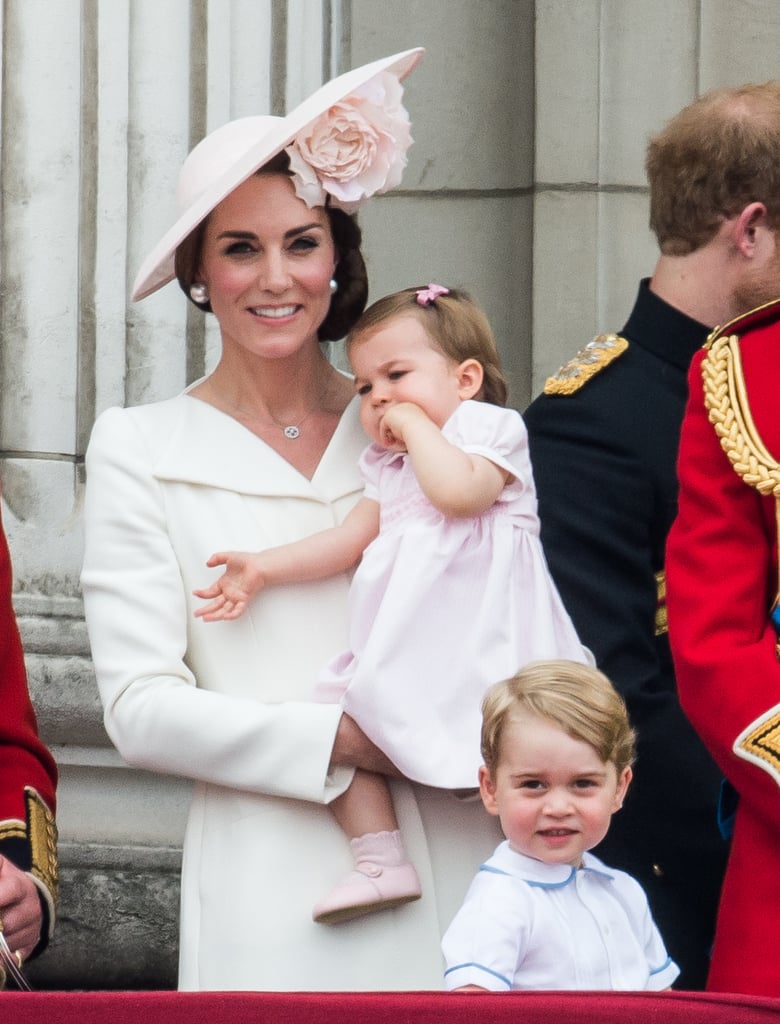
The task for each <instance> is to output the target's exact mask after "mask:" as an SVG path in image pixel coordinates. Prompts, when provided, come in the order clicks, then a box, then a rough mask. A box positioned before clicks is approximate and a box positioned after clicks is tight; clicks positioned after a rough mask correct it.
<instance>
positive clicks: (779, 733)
mask: <svg viewBox="0 0 780 1024" xmlns="http://www.w3.org/2000/svg"><path fill="white" fill-rule="evenodd" d="M701 370H702V380H703V383H704V404H705V406H706V407H707V412H708V415H709V419H710V423H712V425H713V426H714V427H715V433H716V434H717V435H718V437H719V438H720V443H721V447H722V448H723V450H724V452H725V453H726V455H727V456H728V459H729V461H730V462H731V465H732V466H733V468H734V471H735V472H736V473H737V474H738V475H739V476H740V477H741V478H742V479H743V480H744V481H745V483H746V484H749V485H750V486H751V487H755V489H756V490H757V491H758V492H759V493H760V494H763V495H766V496H769V495H774V498H775V519H776V521H777V524H778V533H779V535H780V464H778V463H777V462H776V461H775V460H774V459H773V458H772V456H771V455H770V453H769V452H768V451H767V449H766V448H765V447H764V444H763V442H762V440H761V437H760V435H759V433H758V431H757V430H756V426H755V423H754V422H753V417H752V415H751V412H750V404H749V402H748V396H747V390H746V388H745V377H744V374H743V372H742V359H741V356H740V352H739V339H738V337H737V336H736V335H735V334H731V335H722V336H721V337H718V338H715V339H714V340H713V341H712V343H711V345H710V348H709V351H708V353H707V355H706V356H705V358H704V360H703V361H702V364H701ZM778 571H779V572H780V567H779V569H778ZM778 594H780V586H779V587H778ZM775 604H777V599H776V600H775ZM775 651H776V654H777V656H778V658H779V659H780V644H778V645H776V647H775ZM732 749H733V751H734V753H735V754H736V755H737V756H738V757H742V758H744V759H745V760H747V761H752V762H753V763H754V764H757V765H758V766H759V767H760V768H763V769H764V770H765V771H768V772H769V774H770V775H772V776H773V778H774V779H775V782H778V783H780V706H775V707H773V708H771V709H770V710H769V711H768V712H766V713H765V714H763V715H761V717H760V718H758V719H756V720H755V721H754V722H751V723H750V724H749V725H748V726H747V728H746V729H744V730H743V731H742V732H741V733H740V735H739V736H738V737H737V739H736V741H735V743H734V746H733V748H732Z"/></svg>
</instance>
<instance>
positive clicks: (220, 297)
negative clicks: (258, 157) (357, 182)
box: [196, 174, 336, 359]
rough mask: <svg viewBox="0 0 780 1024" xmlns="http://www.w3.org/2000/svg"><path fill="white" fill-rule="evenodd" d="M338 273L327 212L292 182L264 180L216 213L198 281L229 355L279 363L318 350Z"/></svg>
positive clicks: (243, 188) (277, 177)
mask: <svg viewBox="0 0 780 1024" xmlns="http://www.w3.org/2000/svg"><path fill="white" fill-rule="evenodd" d="M335 268H336V251H335V246H334V244H333V236H332V234H331V229H330V222H329V220H328V215H327V213H326V212H325V209H324V208H323V207H315V208H314V209H312V210H310V209H309V208H308V206H306V204H305V203H304V202H303V200H301V199H298V197H297V196H296V195H295V191H294V190H293V186H292V183H291V182H290V179H289V178H288V177H287V176H286V175H281V174H260V175H254V176H253V177H251V178H249V179H248V180H247V181H245V182H244V183H243V184H241V185H239V186H238V188H236V189H235V191H233V192H231V193H230V195H229V196H227V198H226V199H223V201H222V202H221V203H220V204H219V205H218V206H217V207H215V209H214V211H213V212H212V214H211V216H210V217H209V220H208V223H207V225H206V230H205V233H204V237H203V249H202V252H201V258H200V267H199V271H198V273H197V274H196V280H198V281H202V282H203V283H204V284H205V285H207V286H208V290H209V299H210V301H211V308H212V310H213V311H214V314H215V316H216V317H217V320H218V321H219V325H220V329H221V333H222V344H223V348H225V349H227V348H229V347H231V346H238V347H240V348H242V349H245V350H247V351H249V352H251V353H254V354H256V355H259V356H263V357H265V358H270V359H279V358H284V357H285V356H289V355H293V354H295V353H296V352H298V351H300V350H301V348H302V347H303V346H305V345H309V344H313V343H316V337H317V329H318V327H319V326H320V324H321V323H322V321H323V320H324V319H325V316H326V315H327V312H328V307H329V305H330V298H331V293H330V279H331V278H332V276H333V272H334V270H335Z"/></svg>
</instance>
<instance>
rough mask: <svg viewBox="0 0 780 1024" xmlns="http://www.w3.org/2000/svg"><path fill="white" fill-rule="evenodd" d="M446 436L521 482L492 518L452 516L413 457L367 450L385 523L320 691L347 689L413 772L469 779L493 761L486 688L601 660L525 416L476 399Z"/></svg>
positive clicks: (380, 739) (443, 780) (347, 696)
mask: <svg viewBox="0 0 780 1024" xmlns="http://www.w3.org/2000/svg"><path fill="white" fill-rule="evenodd" d="M443 433H444V436H445V437H446V438H447V440H448V441H450V442H451V443H453V444H455V445H457V446H458V447H460V448H462V449H463V450H464V451H466V452H469V453H472V454H476V455H481V456H484V457H485V458H487V459H490V461H491V462H494V463H495V464H496V465H498V466H500V467H501V468H502V469H506V470H507V471H508V472H509V473H511V474H512V479H511V480H510V482H509V483H508V484H507V485H506V487H505V488H504V490H503V491H502V493H501V494H500V495H499V497H498V499H497V500H496V502H495V503H494V504H493V506H492V507H491V508H489V509H488V510H487V511H486V512H484V513H482V515H480V516H475V517H473V518H466V519H451V518H447V517H446V516H444V515H442V514H441V513H440V512H439V511H438V510H437V509H436V508H435V507H434V506H433V505H432V504H431V503H430V501H428V499H427V498H426V497H425V495H424V494H423V492H422V491H421V489H420V487H419V485H418V483H417V478H416V477H415V475H414V472H413V470H412V466H411V462H410V460H409V459H408V457H407V456H406V455H405V454H399V453H397V452H388V451H386V450H385V449H383V448H380V447H379V446H378V445H371V446H370V447H369V448H367V449H366V450H365V452H364V453H363V455H362V458H361V471H362V473H363V475H364V478H365V482H366V483H365V496H366V497H368V498H373V499H374V500H376V501H378V502H379V504H380V508H381V518H380V532H379V535H378V537H377V538H376V539H375V540H374V541H373V542H372V543H371V544H370V545H369V547H368V548H367V549H366V551H365V553H364V555H363V559H362V561H361V563H360V565H359V567H358V569H357V571H356V573H355V576H354V579H353V581H352V587H351V590H350V604H349V610H350V650H348V651H345V652H343V653H342V654H340V655H338V656H337V657H336V658H334V659H333V660H332V661H331V662H330V664H329V665H327V666H326V668H325V670H324V672H323V674H322V676H321V678H320V681H319V685H318V689H317V697H318V699H320V700H325V701H334V702H335V701H339V700H340V701H341V703H342V705H343V707H344V710H345V711H346V712H347V713H348V714H350V715H351V716H352V717H353V718H354V719H355V720H356V721H357V723H358V724H359V725H360V727H361V728H362V729H363V731H364V732H365V733H366V734H367V735H368V736H369V737H370V738H371V740H373V742H374V743H376V744H377V746H379V747H380V748H381V749H382V750H384V751H385V753H386V754H388V756H389V757H390V759H391V760H392V761H393V762H394V763H395V764H396V765H397V766H398V767H399V768H400V769H401V771H402V772H403V773H404V775H406V776H407V777H408V778H410V779H413V780H415V781H417V782H422V783H425V784H427V785H430V786H437V787H441V788H445V789H468V788H474V787H475V786H476V785H477V771H478V768H479V765H480V764H481V763H482V758H481V755H480V743H479V740H480V726H481V702H482V697H483V695H484V693H485V691H486V690H487V689H488V687H490V686H491V685H492V684H493V683H495V682H498V681H499V680H500V679H504V678H506V677H507V676H510V675H513V674H514V673H515V672H516V671H517V670H518V669H519V668H521V667H522V666H523V665H525V664H527V663H528V662H530V661H537V660H540V659H545V658H570V659H572V660H575V661H579V662H592V658H591V657H590V653H589V652H588V651H587V649H586V648H584V647H583V646H582V645H581V644H580V642H579V640H578V638H577V634H576V632H575V630H574V626H573V625H572V622H571V620H570V618H569V616H568V613H567V612H566V610H565V608H564V607H563V603H562V601H561V599H560V596H559V594H558V591H557V589H556V587H555V584H554V583H553V581H552V578H551V577H550V574H549V571H548V569H547V563H546V562H545V558H544V554H543V552H542V546H541V542H540V540H539V519H538V516H537V511H536V491H535V489H534V483H533V476H532V473H531V463H530V459H529V455H528V441H527V434H526V429H525V424H524V423H523V420H522V417H521V416H520V414H519V413H517V412H515V411H514V410H511V409H503V408H501V407H499V406H496V405H490V404H488V403H486V402H475V401H466V402H462V403H461V404H460V406H459V407H458V408H457V409H456V411H455V412H454V413H453V415H452V416H451V417H450V419H449V420H448V421H447V423H446V424H445V426H444V430H443Z"/></svg>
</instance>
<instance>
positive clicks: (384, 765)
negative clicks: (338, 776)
mask: <svg viewBox="0 0 780 1024" xmlns="http://www.w3.org/2000/svg"><path fill="white" fill-rule="evenodd" d="M330 765H331V768H363V769H365V770H366V771H368V772H378V773H379V774H380V775H392V776H393V777H395V778H397V779H400V778H402V777H403V776H402V775H401V772H399V770H398V769H397V768H396V766H395V765H394V764H393V762H392V761H391V760H390V758H389V757H388V756H387V755H386V754H384V753H383V752H382V751H381V750H380V749H379V747H377V746H376V745H375V744H373V743H372V742H371V740H370V739H369V738H368V737H367V736H366V734H365V733H364V732H363V730H362V729H361V728H360V726H359V725H358V724H357V722H356V721H355V719H354V718H350V717H349V715H342V716H341V720H340V721H339V727H338V729H337V730H336V740H335V742H334V744H333V751H332V753H331V758H330Z"/></svg>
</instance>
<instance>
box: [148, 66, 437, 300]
mask: <svg viewBox="0 0 780 1024" xmlns="http://www.w3.org/2000/svg"><path fill="white" fill-rule="evenodd" d="M424 52H425V51H424V50H423V49H422V48H421V47H417V48H415V49H413V50H404V51H403V52H401V53H396V54H394V55H393V56H392V57H384V58H382V59H381V60H375V61H373V62H372V63H371V64H364V65H363V66H362V67H359V68H355V69H354V70H352V71H347V72H346V73H345V74H343V75H339V76H338V78H334V79H332V80H331V81H330V82H326V83H325V85H323V86H321V87H320V88H319V89H318V90H317V91H316V92H315V93H313V94H312V95H311V96H309V97H308V99H305V100H304V101H303V102H302V103H300V104H299V105H298V106H297V107H295V109H294V110H292V111H291V112H290V113H289V114H287V115H286V117H271V116H265V115H261V116H257V117H242V118H239V119H238V120H236V121H230V122H228V123H227V124H225V125H223V126H222V127H221V128H217V129H216V130H215V131H213V132H211V134H210V135H207V136H206V138H205V139H203V140H202V141H201V142H199V143H198V145H197V146H195V148H194V149H193V150H192V152H191V153H190V154H189V156H188V157H187V159H186V160H185V161H184V164H183V165H182V169H181V171H180V172H179V180H178V183H177V187H176V205H177V211H178V215H177V218H176V221H175V223H174V224H173V226H172V227H171V228H169V230H168V231H166V232H165V234H164V235H163V237H162V238H161V239H160V241H159V242H158V243H157V245H156V246H155V247H154V249H152V251H151V252H150V253H149V255H148V256H147V258H146V259H145V260H144V262H143V264H142V266H141V269H140V270H139V271H138V275H137V277H136V279H135V283H134V285H133V295H132V297H133V299H134V300H138V299H143V298H145V297H146V296H147V295H151V293H152V292H155V291H157V289H158V288H162V286H163V285H165V284H167V283H168V282H169V281H171V280H172V279H173V277H174V276H175V271H174V255H175V252H176V249H177V247H178V246H179V245H180V244H181V242H183V241H184V239H185V238H186V237H187V235H189V234H190V232H191V231H193V230H194V229H195V228H196V227H197V226H198V224H200V222H201V221H202V220H203V219H204V218H205V217H207V216H208V215H209V213H211V211H212V210H213V209H214V207H215V206H216V205H217V204H218V203H220V202H221V201H222V200H223V199H224V198H225V197H226V196H228V195H230V193H231V192H232V191H233V190H234V189H235V188H237V187H238V186H239V185H240V184H241V183H242V182H243V181H246V179H247V178H249V177H251V175H252V174H254V173H255V171H257V170H259V169H260V168H261V167H262V166H263V165H264V164H266V163H268V161H269V160H271V159H272V158H273V157H275V156H276V155H277V154H278V153H281V152H282V150H283V149H286V150H287V153H288V155H289V157H290V170H291V172H292V182H293V184H294V186H295V190H296V193H297V194H298V196H300V198H301V199H303V200H304V201H305V202H306V203H307V204H308V205H309V206H310V207H312V206H317V205H322V204H324V203H325V201H326V199H327V201H328V202H329V204H330V205H333V206H338V207H340V208H341V209H343V210H346V211H347V212H348V213H353V212H354V211H355V210H356V209H357V208H358V206H360V204H361V203H362V202H363V201H364V200H366V199H368V198H369V197H370V196H372V195H377V194H379V193H382V192H387V191H388V190H389V189H391V188H394V187H395V186H396V185H397V184H398V183H399V182H400V180H401V174H402V172H403V168H404V167H405V166H406V151H407V149H408V148H409V146H410V145H411V141H412V138H411V132H410V125H409V116H408V114H407V112H406V110H405V109H404V107H403V105H402V104H401V96H402V94H403V89H402V87H401V85H400V83H401V81H402V80H403V79H404V78H406V76H407V75H408V74H409V73H410V72H411V71H412V70H413V69H414V68H415V67H416V65H417V64H418V63H419V61H420V60H421V58H422V56H423V53H424Z"/></svg>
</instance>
